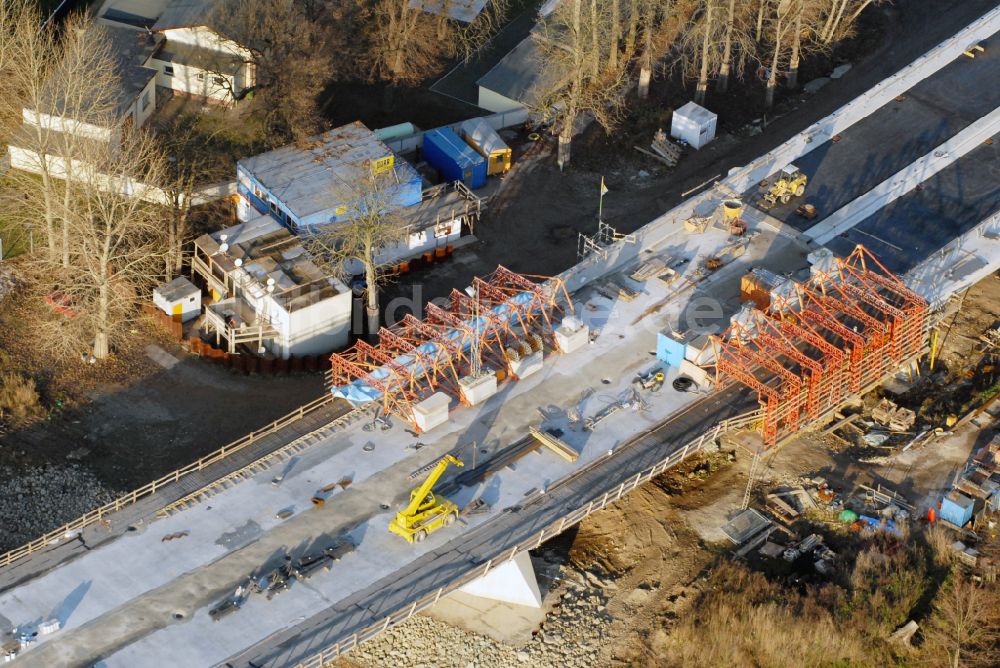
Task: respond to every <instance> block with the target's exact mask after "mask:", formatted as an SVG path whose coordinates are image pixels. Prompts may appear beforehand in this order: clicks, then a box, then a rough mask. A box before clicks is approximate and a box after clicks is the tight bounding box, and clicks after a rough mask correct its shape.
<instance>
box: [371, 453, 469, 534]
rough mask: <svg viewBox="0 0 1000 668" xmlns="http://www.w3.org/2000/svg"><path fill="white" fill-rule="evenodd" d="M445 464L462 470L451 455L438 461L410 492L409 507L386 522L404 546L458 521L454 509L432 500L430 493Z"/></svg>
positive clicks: (445, 503) (445, 501)
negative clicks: (404, 543)
mask: <svg viewBox="0 0 1000 668" xmlns="http://www.w3.org/2000/svg"><path fill="white" fill-rule="evenodd" d="M448 464H454V465H455V466H465V464H463V463H462V462H461V460H459V459H456V458H455V457H453V456H451V455H445V456H444V457H442V458H441V461H439V462H438V463H437V465H436V466H435V467H434V469H433V470H432V471H431V473H430V475H429V476H427V479H426V480H424V482H423V483H422V484H421V485H420V487H417V488H416V489H414V490H413V491H412V492H410V503H409V505H407V506H406V508H404V509H403V510H401V511H399V512H398V513H396V517H395V518H394V519H393V520H392V521H391V522H389V531H391V532H392V533H394V534H396V535H399V536H402V537H403V538H405V539H406V541H407V542H408V543H419V542H421V541H423V539H424V538H427V534H429V533H431V532H434V531H437V530H438V529H440V528H441V527H443V526H445V527H447V526H451V525H452V524H454V523H455V520H457V519H458V506H456V505H455V504H454V503H452V502H451V501H449V500H448V499H446V498H444V497H436V496H434V492H432V491H431V489H432V488H433V487H434V483H436V482H437V481H438V478H440V477H441V476H442V475H444V472H445V471H446V470H447V469H448Z"/></svg>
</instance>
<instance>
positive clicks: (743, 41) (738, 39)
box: [718, 0, 756, 93]
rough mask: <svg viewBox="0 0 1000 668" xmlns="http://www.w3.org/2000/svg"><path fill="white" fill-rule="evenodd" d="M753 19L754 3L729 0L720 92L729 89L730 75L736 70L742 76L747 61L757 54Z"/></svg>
mask: <svg viewBox="0 0 1000 668" xmlns="http://www.w3.org/2000/svg"><path fill="white" fill-rule="evenodd" d="M753 19H754V15H753V5H751V4H750V3H748V2H737V1H736V0H729V5H728V7H727V8H726V17H725V22H726V23H725V37H724V38H723V46H722V59H721V61H720V63H719V81H718V88H719V92H720V93H725V92H726V91H727V90H729V78H730V75H731V74H732V73H733V72H735V73H736V75H737V76H741V75H742V74H743V68H744V66H745V64H746V62H747V61H748V60H750V59H752V58H754V57H755V56H756V42H755V40H754V38H753V36H752V34H751V33H752V30H751V25H752V22H753Z"/></svg>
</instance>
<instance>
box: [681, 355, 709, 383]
mask: <svg viewBox="0 0 1000 668" xmlns="http://www.w3.org/2000/svg"><path fill="white" fill-rule="evenodd" d="M680 371H681V375H682V376H687V377H688V378H690V379H691V380H693V381H694V382H696V383H698V387H699V388H701V389H705V388H708V387H709V386H710V385H711V384H712V382H713V381H714V379H713V378H712V376H711V375H709V373H708V372H707V371H705V370H704V369H702V368H701V367H700V366H698V365H697V364H695V363H694V362H691V361H690V360H684V361H683V362H681V368H680Z"/></svg>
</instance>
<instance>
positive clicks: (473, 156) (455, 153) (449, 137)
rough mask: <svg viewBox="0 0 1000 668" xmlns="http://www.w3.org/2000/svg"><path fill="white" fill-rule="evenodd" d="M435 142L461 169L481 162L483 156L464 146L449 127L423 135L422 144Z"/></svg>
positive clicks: (466, 145)
mask: <svg viewBox="0 0 1000 668" xmlns="http://www.w3.org/2000/svg"><path fill="white" fill-rule="evenodd" d="M428 141H433V142H435V143H436V144H437V145H438V146H440V147H441V148H442V149H443V150H446V151H447V152H448V155H449V157H451V158H452V159H453V160H454V161H455V164H457V165H458V166H459V167H460V168H461V169H465V168H467V167H474V166H475V165H478V164H481V163H482V162H483V156H481V155H479V153H477V152H476V150H475V149H474V148H472V147H471V146H469V145H468V144H466V143H465V142H464V141H463V140H462V138H461V137H459V136H458V135H457V134H455V131H454V130H452V129H451V128H449V127H444V128H437V129H436V130H430V131H428V132H425V133H424V143H425V144H426V143H427V142H428Z"/></svg>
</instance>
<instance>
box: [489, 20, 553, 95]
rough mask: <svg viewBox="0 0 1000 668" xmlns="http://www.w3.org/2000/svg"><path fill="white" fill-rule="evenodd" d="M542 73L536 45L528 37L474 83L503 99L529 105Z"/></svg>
mask: <svg viewBox="0 0 1000 668" xmlns="http://www.w3.org/2000/svg"><path fill="white" fill-rule="evenodd" d="M541 72H542V60H541V53H539V49H538V43H537V42H536V41H535V39H534V38H533V37H532V36H531V35H529V36H528V37H526V38H525V39H523V40H521V43H520V44H518V45H517V46H515V47H514V48H513V50H511V52H510V53H508V54H507V55H506V56H504V57H503V59H502V60H501V61H500V62H499V63H497V64H496V65H494V66H493V69H491V70H490V71H489V72H487V73H486V74H485V75H484V76H483V77H482V78H481V79H479V80H478V81H477V82H476V83H477V84H478V85H479V86H482V87H483V88H486V89H488V90H491V91H493V92H495V93H499V94H500V95H503V96H504V97H507V98H510V99H511V100H516V101H518V102H523V103H524V104H531V103H532V102H533V100H532V99H531V98H532V96H531V91H532V89H533V88H534V87H535V85H536V84H537V83H538V80H539V78H540V75H541Z"/></svg>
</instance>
